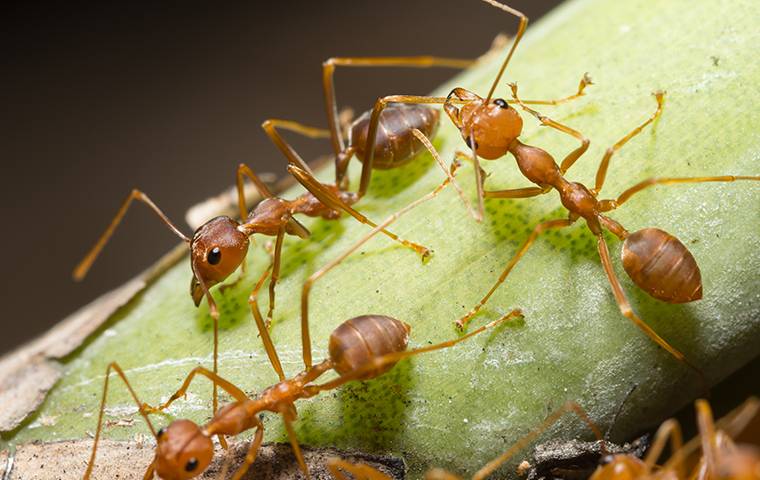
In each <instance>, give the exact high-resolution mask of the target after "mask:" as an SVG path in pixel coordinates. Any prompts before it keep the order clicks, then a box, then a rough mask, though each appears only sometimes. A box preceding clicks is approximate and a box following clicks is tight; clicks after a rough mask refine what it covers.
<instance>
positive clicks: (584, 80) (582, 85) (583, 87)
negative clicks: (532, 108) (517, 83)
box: [522, 72, 594, 105]
mask: <svg viewBox="0 0 760 480" xmlns="http://www.w3.org/2000/svg"><path fill="white" fill-rule="evenodd" d="M593 84H594V82H592V81H591V77H590V76H589V75H588V72H587V73H584V74H583V77H581V81H580V83H579V84H578V91H577V92H575V93H574V94H573V95H568V96H567V97H563V98H557V99H554V100H523V101H522V103H524V104H526V105H561V104H563V103H567V102H570V101H572V100H575V99H577V98H580V97H583V96H585V95H586V92H585V91H584V90H586V87H587V86H589V85H593Z"/></svg>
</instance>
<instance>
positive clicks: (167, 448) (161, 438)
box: [155, 420, 214, 480]
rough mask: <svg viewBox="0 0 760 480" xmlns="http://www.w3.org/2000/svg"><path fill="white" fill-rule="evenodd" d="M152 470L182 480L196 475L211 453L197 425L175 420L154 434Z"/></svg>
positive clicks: (211, 455) (212, 454) (163, 476)
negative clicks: (154, 447)
mask: <svg viewBox="0 0 760 480" xmlns="http://www.w3.org/2000/svg"><path fill="white" fill-rule="evenodd" d="M157 438H158V445H157V446H156V460H155V467H156V473H158V476H159V477H160V478H163V479H165V480H186V479H189V478H193V477H196V476H198V475H200V474H201V473H202V472H203V471H204V470H206V468H207V467H208V465H209V463H211V459H212V458H213V456H214V444H213V443H211V439H210V438H209V437H208V435H206V434H204V433H203V431H202V430H201V429H200V427H199V426H198V425H196V424H195V423H193V422H191V421H190V420H176V421H174V422H172V423H171V424H170V425H169V426H168V427H167V428H162V429H161V430H159V431H158V434H157Z"/></svg>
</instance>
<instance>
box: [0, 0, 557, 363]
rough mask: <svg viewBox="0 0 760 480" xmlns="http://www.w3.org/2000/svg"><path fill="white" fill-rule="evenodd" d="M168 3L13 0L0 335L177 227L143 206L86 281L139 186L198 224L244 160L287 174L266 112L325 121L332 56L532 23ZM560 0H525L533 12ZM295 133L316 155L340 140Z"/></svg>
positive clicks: (366, 97) (2, 87)
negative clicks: (83, 266) (82, 273)
mask: <svg viewBox="0 0 760 480" xmlns="http://www.w3.org/2000/svg"><path fill="white" fill-rule="evenodd" d="M157 3H158V2H155V3H154V2H122V3H121V4H120V5H118V6H117V5H109V4H107V2H84V3H79V4H74V3H66V4H60V5H59V4H53V3H52V2H50V4H47V3H45V2H36V3H32V2H19V3H18V4H16V5H13V4H6V5H5V6H3V7H0V18H2V28H0V32H2V33H0V36H1V37H2V41H1V42H0V62H1V64H2V67H1V70H0V71H1V72H2V73H1V74H0V98H2V106H1V107H0V112H2V113H0V120H1V121H2V124H0V159H1V160H0V165H1V167H0V168H1V169H2V170H1V171H0V178H1V180H0V182H1V183H0V187H2V188H0V195H2V199H1V200H2V201H1V202H0V205H1V207H0V208H2V215H1V216H0V221H2V222H3V226H2V235H0V259H1V261H2V307H3V310H2V314H1V317H0V318H2V328H0V352H3V351H6V350H9V349H11V348H13V347H15V346H17V345H19V344H20V343H21V342H23V341H25V340H28V339H31V338H32V337H34V336H36V335H38V334H40V333H41V332H43V331H44V330H45V329H46V328H48V327H49V326H50V325H52V324H54V323H55V322H56V321H58V320H59V319H61V318H63V317H64V316H65V315H67V314H68V313H70V312H72V311H73V310H75V309H76V308H78V307H79V306H81V305H84V304H85V303H87V302H88V301H90V300H91V299H93V298H95V297H96V296H97V295H98V294H100V293H103V292H105V291H106V290H108V289H111V288H113V287H115V286H118V285H119V284H121V283H122V282H124V281H126V280H127V279H128V278H130V277H132V276H133V275H135V274H136V273H138V272H139V271H141V270H142V269H143V268H145V267H146V266H148V265H150V264H151V263H152V262H154V261H155V260H156V259H157V258H158V257H159V256H160V254H162V253H163V252H165V251H166V250H167V249H168V248H170V247H171V246H172V245H174V244H175V243H176V239H175V238H174V237H173V236H172V235H171V234H170V233H168V231H166V230H165V229H164V227H163V226H161V225H160V223H159V222H158V220H157V219H156V218H155V217H154V216H153V215H152V214H150V213H148V211H147V209H145V208H144V207H142V206H140V207H138V208H136V209H135V210H133V211H130V213H129V215H128V216H127V218H126V222H125V223H124V224H123V226H122V228H121V229H120V230H119V231H118V232H117V235H116V236H115V237H114V239H113V241H112V243H111V244H109V246H108V248H107V249H106V250H105V252H104V255H103V256H102V257H101V258H100V259H99V261H98V263H97V264H96V265H95V267H94V269H93V270H92V272H91V274H90V276H89V277H88V278H87V279H86V280H85V282H84V283H82V284H75V283H74V282H73V281H72V280H71V278H70V272H71V269H72V268H73V266H74V265H75V264H76V262H77V261H78V260H79V259H80V257H81V256H82V255H83V254H84V252H85V251H86V249H87V248H88V247H89V246H90V245H91V243H92V242H93V241H94V240H95V238H96V237H97V235H99V234H100V232H101V231H102V229H103V228H104V227H105V225H106V223H107V221H108V220H109V219H110V217H111V215H113V214H114V213H115V210H116V208H117V207H118V205H119V203H120V202H121V201H122V199H123V198H124V197H125V195H126V194H127V193H128V192H129V190H130V189H131V188H132V187H140V188H141V189H143V190H144V191H145V192H147V193H148V194H149V195H151V196H152V198H153V199H154V200H155V201H156V202H157V203H158V204H159V205H160V206H161V207H162V208H163V209H164V210H165V212H166V213H167V214H168V215H169V217H170V218H172V219H175V222H177V223H178V224H179V225H181V226H182V227H185V224H184V221H183V215H184V212H185V209H186V208H187V207H188V206H190V205H192V204H194V203H196V202H198V201H200V200H202V199H204V198H206V197H207V196H209V195H212V194H215V193H217V192H219V191H220V190H221V189H223V188H224V187H226V186H228V185H230V184H231V183H232V181H233V179H234V168H235V165H236V164H237V163H238V162H241V161H245V162H247V163H249V164H250V165H252V166H253V167H254V169H256V170H258V171H273V172H276V173H278V174H280V175H282V174H283V173H284V162H283V161H282V158H281V157H280V156H279V153H278V152H276V151H275V149H274V148H273V146H272V145H271V144H270V143H269V141H268V140H267V138H266V137H265V136H264V134H263V133H262V132H261V129H260V128H259V125H260V123H261V122H262V120H264V119H265V118H267V117H282V118H292V119H298V120H301V121H303V122H306V123H310V124H314V125H325V120H324V112H323V106H322V97H321V83H320V79H321V67H320V64H321V62H322V61H323V60H324V59H326V58H328V57H330V56H339V55H340V56H349V55H368V56H369V55H418V54H437V55H446V56H454V57H475V56H477V55H479V54H481V53H482V52H484V51H485V50H486V49H488V47H489V45H490V42H491V40H492V39H493V37H494V36H495V35H496V34H497V33H499V32H502V31H507V32H510V33H514V31H515V29H516V26H517V21H516V19H514V18H511V17H509V16H507V15H506V14H503V13H500V12H499V11H497V10H495V9H493V8H492V7H489V6H488V5H485V4H483V3H481V2H478V1H477V0H445V1H444V0H414V1H411V0H384V1H383V2H376V1H375V2H370V1H357V0H330V1H309V2H301V1H281V2H240V3H225V4H224V5H223V6H220V5H222V4H216V2H207V3H202V2H192V1H184V2H176V3H175V4H172V3H171V2H161V5H158V4H157ZM212 3H214V4H215V5H212ZM558 3H559V0H543V1H538V0H513V1H511V2H510V4H511V5H513V6H515V7H516V8H520V9H523V11H525V12H526V13H527V14H528V15H529V16H531V18H532V19H536V18H537V17H539V16H540V14H541V13H542V12H544V11H546V10H548V9H549V8H550V7H551V6H553V5H556V4H558ZM452 73H453V72H452V71H451V70H442V69H436V70H429V71H414V70H386V71H382V70H354V71H341V72H339V76H338V86H337V87H338V95H339V99H340V100H341V103H342V105H353V106H355V107H356V108H357V109H358V110H363V109H365V108H367V107H369V106H370V105H371V103H372V101H373V100H374V99H375V98H377V97H378V96H380V95H383V94H391V93H420V94H424V93H428V92H429V91H430V90H431V89H433V88H434V87H435V86H437V85H438V84H440V83H442V82H443V80H445V79H447V78H448V77H450V76H451V75H452ZM296 146H297V147H298V148H299V149H300V150H301V152H302V153H303V155H304V157H305V158H307V159H308V158H314V157H316V156H317V155H319V154H322V153H326V152H328V150H329V145H328V143H327V142H322V141H298V142H296Z"/></svg>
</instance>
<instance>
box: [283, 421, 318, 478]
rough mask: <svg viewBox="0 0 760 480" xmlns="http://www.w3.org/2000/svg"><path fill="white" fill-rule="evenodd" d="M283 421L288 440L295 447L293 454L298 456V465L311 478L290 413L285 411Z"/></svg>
mask: <svg viewBox="0 0 760 480" xmlns="http://www.w3.org/2000/svg"><path fill="white" fill-rule="evenodd" d="M282 423H283V424H285V430H286V431H287V432H288V440H290V446H291V447H292V448H293V455H295V456H296V460H297V461H298V466H299V467H301V471H302V472H303V474H304V475H305V476H306V479H307V480H309V479H310V478H311V475H309V467H307V466H306V461H305V460H304V459H303V452H301V445H299V444H298V437H296V432H295V430H293V420H292V419H291V418H290V415H289V414H287V413H283V415H282Z"/></svg>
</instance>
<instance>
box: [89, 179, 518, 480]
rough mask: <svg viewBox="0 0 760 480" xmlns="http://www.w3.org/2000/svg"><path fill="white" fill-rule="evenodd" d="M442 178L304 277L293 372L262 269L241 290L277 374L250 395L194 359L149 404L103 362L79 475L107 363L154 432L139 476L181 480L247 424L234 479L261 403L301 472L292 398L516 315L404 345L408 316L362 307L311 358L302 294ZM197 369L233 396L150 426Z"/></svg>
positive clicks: (371, 374) (258, 429) (376, 372)
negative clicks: (268, 315) (324, 352)
mask: <svg viewBox="0 0 760 480" xmlns="http://www.w3.org/2000/svg"><path fill="white" fill-rule="evenodd" d="M448 183H449V179H448V178H446V180H444V182H443V183H442V184H441V185H439V186H438V187H437V188H436V189H435V190H434V191H432V192H430V193H429V194H427V195H426V196H424V197H422V198H420V199H418V200H417V201H415V202H413V203H412V204H410V205H408V206H407V207H405V208H404V209H402V210H400V211H399V212H397V213H395V214H393V215H391V216H390V217H388V218H387V219H386V220H385V221H384V222H383V223H381V224H380V225H378V226H377V227H375V228H374V229H373V230H372V231H371V232H369V233H368V234H366V235H365V236H364V237H362V238H361V239H359V240H358V241H357V242H356V243H355V244H353V245H352V246H351V247H350V248H349V249H347V250H346V251H345V252H344V253H343V254H341V255H340V256H338V257H337V258H336V259H335V260H333V261H331V262H329V263H328V264H327V265H325V266H324V267H322V268H321V269H320V270H318V271H317V272H315V273H314V274H312V275H311V276H310V277H309V279H308V280H307V281H306V282H305V283H304V285H303V290H302V295H301V305H302V317H301V336H302V344H303V361H304V370H303V371H302V372H301V373H299V374H297V375H295V376H293V377H291V378H287V377H286V376H285V373H284V371H283V369H282V364H281V362H280V359H279V356H278V354H277V350H276V348H275V347H274V344H273V343H272V339H271V337H270V336H269V330H268V329H267V327H266V325H265V323H264V318H263V317H262V315H261V312H260V310H259V307H258V299H257V296H258V291H259V290H260V289H261V287H262V285H263V284H264V281H265V280H266V277H267V276H268V275H269V269H267V270H266V271H264V273H263V274H262V276H261V278H260V279H259V280H258V282H257V284H256V287H255V288H254V291H253V293H251V296H250V298H249V303H250V306H251V312H252V314H253V316H254V319H255V321H256V325H257V327H258V329H259V334H260V335H261V339H262V342H263V344H264V347H265V350H266V352H267V356H268V358H269V360H270V363H271V364H272V368H273V369H274V370H275V372H276V373H277V375H278V377H279V382H278V383H276V384H275V385H273V386H271V387H269V388H267V389H265V390H263V391H262V392H261V393H259V394H258V395H256V396H255V397H248V396H247V395H246V394H245V393H244V392H243V391H242V390H241V389H239V388H238V387H236V386H235V385H233V384H232V383H231V382H229V381H227V380H225V379H223V378H222V377H220V376H219V375H217V374H216V373H215V372H212V371H210V370H208V369H206V368H203V367H196V368H194V369H193V370H192V371H191V372H190V373H189V374H188V376H187V377H186V378H185V381H184V382H183V383H182V386H181V387H180V389H179V390H177V392H175V393H174V394H173V395H172V396H171V397H170V398H169V400H167V401H166V402H165V403H163V404H162V405H160V406H159V407H156V408H154V407H151V406H149V405H147V404H144V403H142V402H141V401H140V400H139V398H138V397H137V395H136V393H135V391H134V390H133V388H132V387H131V385H130V384H129V381H128V379H127V377H126V375H125V374H124V372H123V371H122V369H121V368H120V367H119V365H118V364H116V363H111V364H109V365H108V368H107V370H106V380H105V384H104V386H103V396H102V400H101V405H100V412H99V415H98V427H97V430H96V433H95V440H94V444H93V449H92V453H91V456H90V460H89V462H88V466H87V470H86V471H85V474H84V479H85V480H87V479H89V477H90V474H91V472H92V468H93V465H94V460H95V456H96V453H97V446H98V442H99V439H100V433H101V430H102V423H103V413H104V409H105V404H106V400H107V392H108V378H109V374H110V373H111V370H113V371H115V372H116V373H117V374H118V375H119V377H120V378H121V379H122V380H123V381H124V383H126V385H127V388H128V389H129V392H130V394H131V395H132V398H133V399H134V401H135V403H136V404H137V405H138V406H139V410H140V414H141V415H142V416H143V418H144V419H145V421H146V423H147V424H148V426H149V428H150V430H151V432H152V433H153V435H154V437H155V438H156V442H157V446H156V455H155V458H154V460H153V462H152V463H151V464H150V465H149V466H148V469H147V471H146V473H145V476H144V478H146V479H147V478H152V476H153V474H154V473H157V474H158V475H159V477H161V478H165V479H177V480H184V479H189V478H194V477H196V476H198V475H200V474H201V473H202V472H203V471H204V470H205V469H206V468H207V467H208V465H209V464H210V463H211V460H212V458H213V454H214V447H213V443H212V441H211V437H213V436H214V435H218V436H220V438H222V436H223V435H229V436H233V435H238V434H240V433H242V432H244V431H246V430H250V429H255V432H254V437H253V441H252V442H251V446H250V448H249V450H248V454H247V455H246V457H245V460H244V462H243V465H242V466H241V467H240V468H239V469H238V470H237V472H235V474H234V476H233V477H232V478H233V479H234V480H239V479H240V478H241V477H242V476H243V475H244V474H245V473H246V471H247V470H248V468H249V467H250V465H251V464H252V463H253V462H254V461H255V459H256V454H257V452H258V449H259V447H260V446H261V443H262V441H263V438H264V425H263V423H262V422H261V420H260V419H259V417H258V414H259V413H261V412H264V411H269V412H273V413H278V414H281V415H282V418H283V422H284V425H285V429H286V431H287V434H288V437H289V440H290V443H291V446H292V448H293V452H294V454H295V456H296V459H297V461H298V464H299V467H300V468H301V470H302V471H303V473H304V475H305V476H306V477H307V478H309V471H308V468H307V466H306V463H305V461H304V459H303V455H302V453H301V449H300V447H299V443H298V440H297V438H296V435H295V431H294V430H293V422H294V421H295V420H296V417H297V411H296V407H295V403H296V402H297V401H298V400H300V399H304V398H311V397H314V396H316V395H318V394H320V393H321V392H324V391H328V390H332V389H335V388H337V387H339V386H341V385H343V384H344V383H346V382H349V381H352V380H370V379H373V378H377V377H379V376H380V375H382V374H383V373H385V372H387V371H388V370H390V369H391V368H393V366H394V365H396V364H397V363H398V362H399V361H401V360H402V359H404V358H408V357H412V356H415V355H418V354H421V353H425V352H431V351H435V350H441V349H445V348H450V347H453V346H454V345H457V344H458V343H461V342H463V341H465V340H467V339H468V338H470V337H473V336H475V335H477V334H479V333H481V332H483V331H485V330H487V329H490V328H492V327H494V326H496V325H498V324H501V323H503V322H506V321H507V320H510V319H512V318H514V317H517V316H521V315H522V314H521V312H520V311H519V310H513V311H511V312H509V313H508V314H506V315H504V316H503V317H501V318H500V319H499V320H496V321H493V322H491V323H488V324H487V325H484V326H482V327H480V328H478V329H476V330H474V331H472V332H470V333H468V334H467V335H464V336H461V337H459V338H456V339H453V340H448V341H444V342H441V343H437V344H433V345H428V346H424V347H419V348H416V349H412V350H407V345H408V340H409V332H410V330H411V327H410V326H409V325H408V324H406V323H404V322H401V321H399V320H396V319H394V318H391V317H388V316H384V315H362V316H359V317H354V318H351V319H349V320H346V321H345V322H343V323H341V324H340V325H339V326H338V327H337V328H336V329H335V330H334V331H333V332H332V334H331V335H330V339H329V347H328V351H329V358H327V359H325V360H323V361H322V362H319V363H317V364H313V362H312V352H311V338H310V335H309V324H308V299H309V292H310V289H311V286H312V285H313V283H314V282H316V281H317V280H318V279H319V278H321V277H323V276H324V275H325V274H326V273H328V272H329V271H330V270H332V269H333V268H334V267H336V266H337V265H338V264H340V262H342V261H343V260H344V259H345V258H347V257H348V256H349V255H351V254H352V253H353V252H354V251H356V250H357V249H358V248H360V247H361V246H362V245H364V244H365V243H366V242H367V241H368V240H369V239H370V238H372V237H373V236H374V235H376V234H377V233H378V232H380V231H382V229H383V228H385V227H387V226H388V225H389V224H391V223H392V222H394V221H395V220H396V219H398V218H399V217H400V216H401V215H403V214H404V213H406V212H408V211H409V210H411V209H412V208H414V207H416V206H417V205H419V204H421V203H422V202H424V201H427V200H429V199H432V198H433V197H434V196H436V195H437V194H438V193H439V192H440V191H441V190H442V189H443V188H444V187H445V186H446V185H447V184H448ZM330 370H334V371H335V372H336V373H337V375H338V376H337V377H335V378H333V379H332V380H328V381H327V382H325V383H321V384H319V383H315V382H316V380H317V379H318V378H320V377H321V376H322V375H323V374H325V373H327V372H328V371H330ZM197 375H201V376H205V377H207V378H208V379H210V380H211V381H212V382H213V383H214V385H218V386H219V387H220V388H222V389H223V390H225V391H226V392H227V393H229V394H230V395H231V396H232V397H233V398H234V399H235V402H233V403H231V404H228V405H226V406H224V407H222V408H221V409H220V410H219V411H218V412H216V414H215V415H214V417H213V418H212V419H211V421H209V422H208V423H207V424H205V425H203V426H199V425H197V424H195V423H193V422H192V421H190V420H176V421H174V422H172V423H171V424H170V425H169V426H168V427H167V428H165V429H161V430H158V431H156V430H155V428H154V427H153V425H152V423H151V422H150V419H149V418H148V414H149V413H156V412H161V411H163V410H165V409H166V408H168V407H169V406H170V405H171V404H172V403H173V402H174V401H175V400H177V399H178V398H180V397H182V396H184V395H185V392H186V391H187V389H188V387H189V386H190V384H191V382H192V380H193V379H194V378H195V377H196V376H197Z"/></svg>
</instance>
